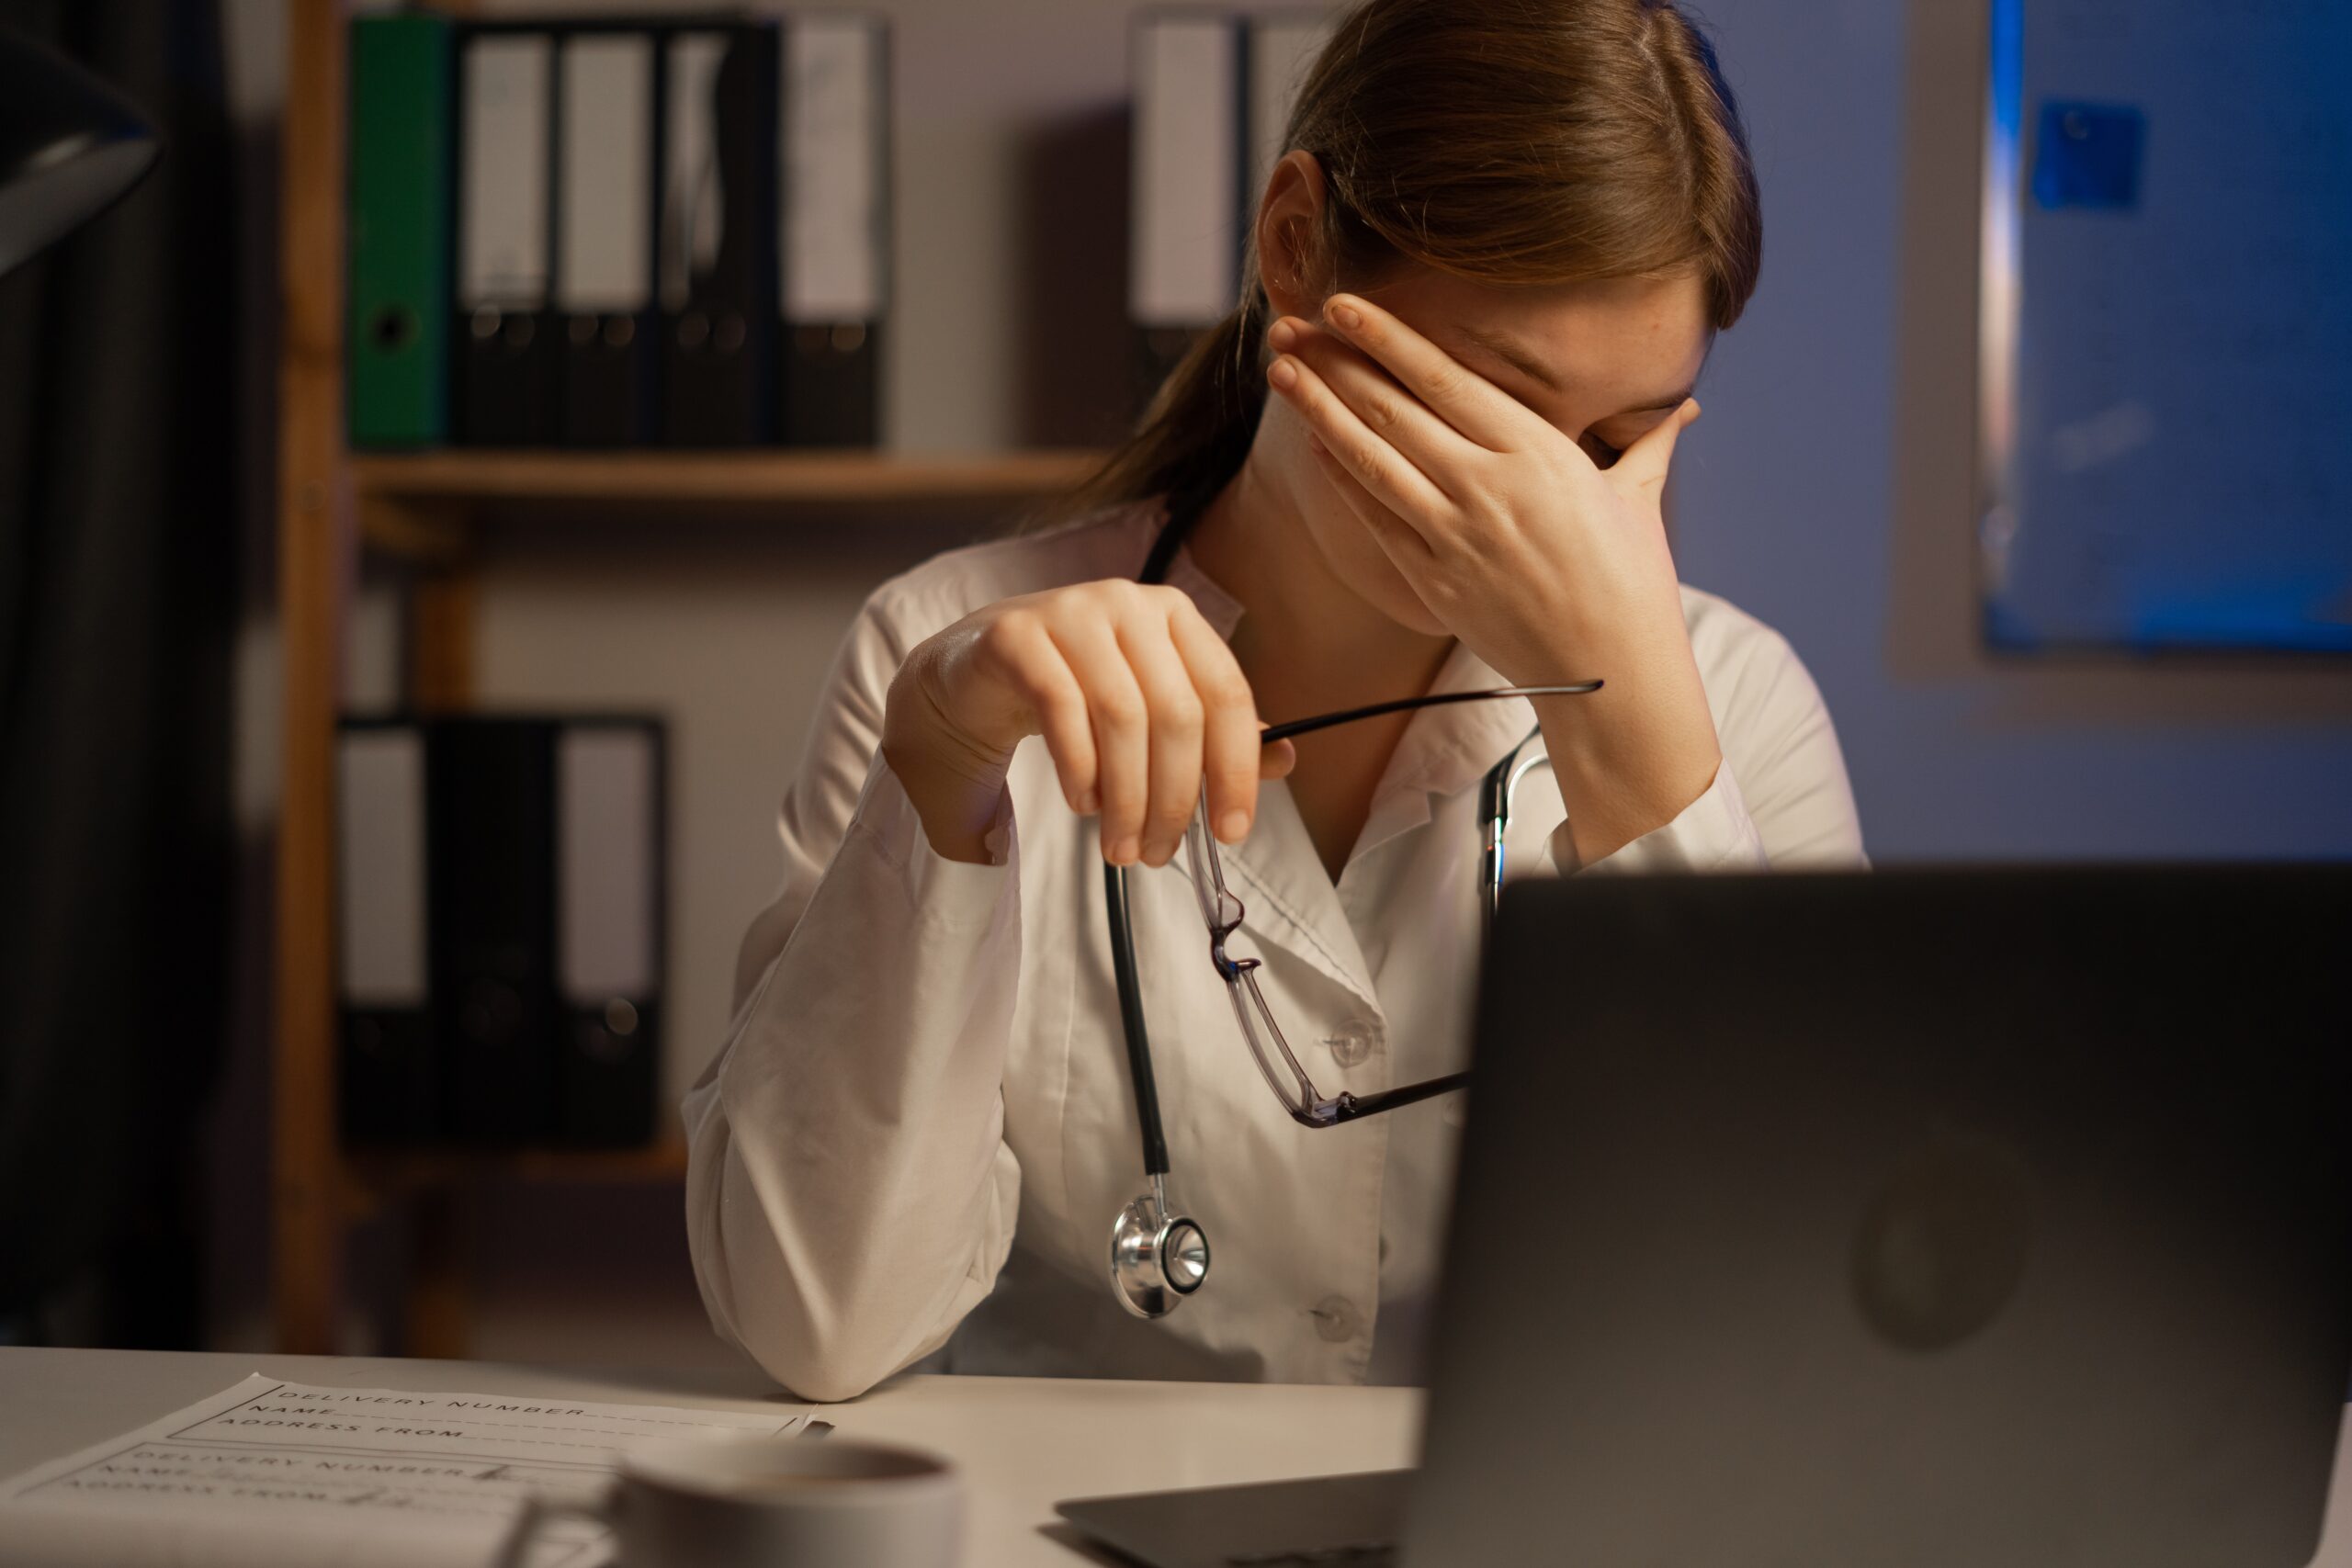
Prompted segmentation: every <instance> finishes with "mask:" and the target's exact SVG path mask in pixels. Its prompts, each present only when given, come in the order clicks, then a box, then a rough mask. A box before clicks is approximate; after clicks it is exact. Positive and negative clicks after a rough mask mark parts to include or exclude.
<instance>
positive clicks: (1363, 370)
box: [1266, 316, 1492, 494]
mask: <svg viewBox="0 0 2352 1568" xmlns="http://www.w3.org/2000/svg"><path fill="white" fill-rule="evenodd" d="M1266 341H1267V343H1268V344H1271V345H1272V347H1273V348H1275V349H1277V350H1279V351H1283V352H1286V353H1288V354H1290V355H1294V356H1295V357H1296V358H1298V359H1300V360H1302V361H1304V362H1305V364H1306V366H1307V367H1308V368H1309V369H1311V370H1313V371H1314V372H1315V374H1316V375H1317V377H1319V378H1321V379H1322V381H1323V383H1324V385H1326V386H1328V387H1329V388H1330V389H1331V392H1332V394H1333V395H1334V396H1335V397H1337V398H1338V399H1339V400H1340V402H1341V403H1343V404H1345V405H1346V406H1347V408H1348V409H1349V410H1350V411H1351V412H1353V413H1354V414H1355V416H1356V418H1357V419H1359V420H1361V421H1362V422H1363V426H1364V428H1365V429H1367V430H1369V431H1371V432H1372V433H1373V434H1376V435H1378V436H1379V437H1380V438H1381V439H1382V440H1384V441H1385V442H1386V443H1387V444H1388V445H1389V446H1392V447H1394V448H1396V450H1397V455H1398V456H1399V457H1402V458H1404V460H1405V461H1406V462H1407V463H1408V464H1410V465H1411V466H1412V467H1414V468H1418V469H1419V470H1420V471H1421V473H1423V474H1424V475H1426V476H1427V477H1428V478H1429V480H1430V483H1431V484H1433V485H1434V486H1436V487H1437V489H1438V490H1440V491H1444V492H1446V493H1449V494H1451V493H1453V491H1456V490H1458V489H1459V488H1460V486H1459V482H1458V480H1457V479H1456V478H1455V476H1458V475H1461V474H1464V473H1465V472H1466V471H1467V465H1469V464H1470V463H1472V462H1473V461H1475V460H1476V459H1477V458H1480V457H1487V456H1490V454H1489V453H1488V452H1487V450H1486V449H1485V448H1484V447H1482V446H1479V445H1478V444H1477V443H1476V441H1473V440H1471V439H1470V438H1469V437H1467V436H1465V435H1464V434H1463V433H1462V432H1461V431H1459V430H1456V429H1455V428H1453V425H1451V424H1449V423H1446V421H1445V420H1444V419H1443V418H1442V417H1441V416H1440V415H1439V413H1438V412H1437V411H1435V410H1433V409H1431V408H1430V406H1429V405H1428V404H1427V403H1425V402H1423V401H1422V400H1420V399H1419V397H1417V396H1415V395H1414V394H1413V393H1412V392H1411V391H1410V390H1409V389H1407V388H1406V387H1405V386H1403V385H1401V384H1400V383H1399V382H1398V380H1397V378H1395V377H1393V376H1392V375H1391V374H1390V373H1389V372H1388V371H1387V370H1386V369H1385V368H1384V367H1382V366H1381V364H1380V363H1379V362H1378V361H1377V360H1375V359H1373V358H1372V357H1371V356H1369V355H1366V354H1365V353H1363V351H1362V350H1361V349H1359V348H1357V347H1356V346H1355V345H1354V344H1351V343H1350V342H1349V341H1348V339H1347V338H1346V337H1344V336H1342V335H1341V334H1340V333H1336V332H1334V331H1332V330H1331V329H1330V328H1329V327H1328V326H1317V325H1312V324H1310V323H1308V322H1306V321H1301V320H1299V319H1298V318H1296V317H1295V316H1285V317H1283V319H1282V320H1281V321H1276V322H1275V323H1274V324H1273V325H1272V327H1271V328H1269V329H1268V330H1267V333H1266ZM1424 346H1426V344H1425V345H1424ZM1432 352H1434V351H1432ZM1455 374H1456V378H1457V379H1458V378H1459V376H1460V375H1462V374H1466V372H1456V373H1455ZM1488 390H1492V389H1491V388H1489V389H1488Z"/></svg>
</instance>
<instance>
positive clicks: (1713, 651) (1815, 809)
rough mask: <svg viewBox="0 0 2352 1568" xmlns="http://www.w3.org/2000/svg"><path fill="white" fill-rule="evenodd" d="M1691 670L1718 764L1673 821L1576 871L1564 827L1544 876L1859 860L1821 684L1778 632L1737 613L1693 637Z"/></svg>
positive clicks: (1842, 765)
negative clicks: (1697, 671) (1725, 626)
mask: <svg viewBox="0 0 2352 1568" xmlns="http://www.w3.org/2000/svg"><path fill="white" fill-rule="evenodd" d="M1701 674H1702V681H1703V682H1704V683H1705V685H1706V688H1707V701H1708V705H1709V707H1710V708H1711V709H1712V710H1713V714H1714V720H1715V735H1716V739H1717V740H1718V741H1719V742H1720V744H1721V746H1722V749H1723V761H1722V763H1721V765H1720V766H1718V767H1717V768H1716V770H1715V776H1714V780H1713V783H1712V784H1709V785H1708V786H1707V788H1706V790H1705V792H1704V793H1702V795H1700V796H1699V798H1698V799H1696V800H1694V801H1692V802H1691V804H1690V805H1689V806H1687V807H1683V809H1682V811H1681V812H1680V813H1679V815H1677V816H1676V817H1675V818H1674V820H1673V821H1671V822H1668V823H1667V824H1665V825H1664V826H1663V827H1659V828H1656V829H1651V830H1650V831H1649V832H1647V833H1645V834H1643V835H1642V836H1641V837H1640V838H1638V839H1635V840H1633V842H1631V843H1629V844H1626V845H1623V847H1621V848H1620V849H1618V850H1616V851H1615V852H1612V853H1611V854H1608V855H1605V856H1603V857H1602V858H1601V859H1600V860H1598V861H1595V862H1594V863H1592V864H1590V865H1585V866H1579V864H1578V863H1577V855H1576V849H1575V846H1574V844H1573V842H1572V840H1570V838H1569V835H1568V825H1567V824H1566V822H1563V823H1561V824H1560V826H1559V828H1558V829H1556V830H1555V832H1554V833H1553V834H1552V837H1551V840H1550V842H1549V844H1548V845H1547V850H1548V853H1549V857H1550V859H1551V861H1552V863H1553V869H1554V870H1555V871H1563V872H1566V871H1580V872H1581V873H1582V874H1586V875H1597V874H1610V873H1620V872H1647V871H1760V870H1763V869H1765V868H1767V867H1777V868H1781V869H1787V868H1791V867H1800V866H1814V867H1838V866H1848V867H1859V866H1861V865H1863V864H1865V863H1866V861H1865V859H1864V857H1863V853H1862V829H1861V822H1860V818H1859V817H1858V816H1857V814H1856V812H1855V809H1854V794H1853V789H1852V787H1851V785H1850V784H1849V783H1848V781H1847V777H1846V759H1845V755H1844V753H1843V752H1842V751H1841V750H1839V749H1838V732H1837V729H1836V728H1834V727H1833V726H1832V725H1831V724H1830V722H1829V709H1828V706H1827V705H1826V704H1825V703H1824V702H1823V701H1822V699H1821V691H1820V688H1819V687H1817V686H1815V684H1814V681H1813V676H1812V675H1811V674H1810V673H1809V672H1808V671H1806V670H1805V667H1804V662H1803V661H1802V660H1799V659H1798V658H1797V655H1796V650H1795V649H1792V648H1791V647H1790V646H1789V645H1788V642H1787V640H1786V639H1785V638H1783V637H1781V635H1780V634H1779V633H1777V632H1775V631H1772V630H1771V629H1770V627H1767V626H1763V625H1761V624H1760V623H1758V622H1755V621H1753V620H1748V619H1747V618H1746V617H1744V616H1742V617H1739V620H1738V623H1737V625H1736V626H1735V627H1734V628H1732V629H1731V630H1730V631H1729V632H1728V633H1722V632H1714V631H1712V630H1711V633H1710V635H1709V636H1707V637H1706V638H1705V639H1704V651H1703V652H1702V658H1701Z"/></svg>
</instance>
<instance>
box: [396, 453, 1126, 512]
mask: <svg viewBox="0 0 2352 1568" xmlns="http://www.w3.org/2000/svg"><path fill="white" fill-rule="evenodd" d="M1102 460H1103V454H1102V453H1100V452H1093V451H1085V450H1060V449H1054V450H1040V451H1025V452H1006V453H976V454H972V455H968V456H962V455H946V456H939V457H929V456H924V457H905V456H897V455H893V454H890V453H877V452H740V453H739V452H710V453H702V452H610V453H605V452H598V453H578V452H465V451H436V452H419V453H415V454H413V455H411V454H371V455H368V456H364V457H353V458H352V459H351V463H350V468H351V477H352V482H353V485H354V486H355V488H356V491H357V492H358V494H359V496H360V497H361V498H362V499H363V500H368V499H377V500H386V501H393V502H407V503H427V504H433V503H459V504H464V503H476V502H549V503H564V504H573V503H578V504H597V505H643V504H646V503H649V502H670V503H674V502H685V503H696V502H709V503H719V504H756V503H759V502H796V503H800V504H809V503H812V502H815V503H823V502H836V503H842V504H888V503H890V502H966V501H970V502H994V501H1021V500H1026V499H1029V498H1031V497H1034V496H1042V495H1050V494H1052V493H1054V492H1055V491H1061V490H1066V489H1069V487H1071V486H1073V485H1075V484H1077V483H1078V482H1079V481H1080V479H1084V478H1086V477H1087V476H1088V475H1089V474H1091V473H1092V472H1093V471H1094V468H1096V466H1097V465H1098V464H1100V463H1101V462H1102Z"/></svg>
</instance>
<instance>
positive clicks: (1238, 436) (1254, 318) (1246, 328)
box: [1022, 246, 1267, 532]
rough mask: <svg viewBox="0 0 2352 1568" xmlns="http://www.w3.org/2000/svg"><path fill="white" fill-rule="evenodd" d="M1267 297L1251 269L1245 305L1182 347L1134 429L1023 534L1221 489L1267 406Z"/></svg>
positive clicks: (1037, 514) (1025, 526)
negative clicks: (1156, 499) (1127, 506)
mask: <svg viewBox="0 0 2352 1568" xmlns="http://www.w3.org/2000/svg"><path fill="white" fill-rule="evenodd" d="M1251 249H1252V250H1253V251H1254V250H1255V247H1254V246H1253V247H1251ZM1266 326H1267V321H1266V295H1265V291H1264V290H1263V289H1261V288H1259V287H1258V282H1257V278H1256V276H1255V275H1254V266H1253V268H1252V275H1251V276H1250V279H1249V281H1248V283H1247V284H1246V286H1245V288H1244V291H1243V295H1242V300H1241V303H1240V304H1238V305H1237V306H1235V307H1234V308H1233V310H1230V311H1228V312H1227V315H1226V318H1225V320H1223V321H1219V322H1218V323H1217V324H1216V326H1214V327H1211V328H1210V329H1209V330H1208V331H1207V332H1205V333H1202V334H1201V335H1200V336H1199V337H1198V338H1196V339H1195V340H1193V344H1192V346H1191V347H1190V348H1187V349H1186V350H1185V351H1184V355H1183V357H1182V359H1179V360H1178V361H1177V362H1176V367H1175V368H1174V369H1173V370H1170V372H1169V373H1168V378H1167V379H1166V380H1164V381H1162V382H1161V383H1160V384H1159V390H1158V391H1157V392H1155V393H1153V394H1152V399H1151V404H1150V406H1149V407H1148V408H1147V409H1146V410H1145V411H1144V415H1143V419H1142V420H1141V422H1140V423H1137V425H1136V429H1135V431H1134V433H1133V434H1130V435H1128V436H1127V438H1126V439H1125V441H1124V442H1122V443H1121V444H1120V446H1119V447H1118V449H1117V450H1116V451H1114V452H1113V453H1112V454H1111V456H1110V457H1108V458H1107V459H1106V460H1105V461H1104V462H1103V466H1102V467H1101V468H1097V469H1096V470H1095V471H1094V472H1093V473H1092V474H1091V475H1089V476H1088V477H1087V478H1086V479H1084V480H1083V481H1081V482H1080V485H1079V486H1078V488H1077V489H1076V490H1074V491H1070V492H1069V493H1068V494H1067V495H1064V496H1061V497H1059V498H1058V499H1057V500H1055V501H1054V502H1050V503H1048V504H1047V505H1046V506H1045V507H1043V508H1041V509H1040V510H1039V511H1037V512H1035V513H1032V514H1030V515H1029V516H1028V517H1026V518H1024V519H1023V523H1022V529H1023V532H1028V531H1032V530H1036V529H1043V528H1051V527H1055V526H1057V525H1061V524H1065V523H1069V522H1073V521H1075V520H1076V519H1078V518H1080V517H1083V516H1085V515H1087V514H1089V513H1094V512H1098V511H1101V510H1103V508H1106V507H1112V506H1118V505H1122V504H1124V503H1125V502H1134V501H1141V500H1144V499H1145V498H1146V497H1148V496H1155V495H1174V494H1180V493H1182V494H1190V493H1193V492H1199V493H1202V494H1204V495H1207V494H1214V493H1215V492H1216V491H1218V490H1221V489H1223V488H1224V485H1225V481H1226V480H1227V479H1231V478H1232V477H1233V476H1234V475H1235V474H1237V473H1238V472H1239V471H1240V469H1241V462H1242V459H1243V458H1245V457H1248V456H1249V455H1250V442H1251V441H1253V440H1255V439H1256V438H1257V434H1258V417H1259V415H1261V414H1262V413H1264V412H1265V411H1266V383H1265V372H1264V367H1263V365H1262V361H1263V359H1264V357H1265V347H1266Z"/></svg>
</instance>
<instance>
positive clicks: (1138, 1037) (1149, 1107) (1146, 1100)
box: [1103, 865, 1168, 1176]
mask: <svg viewBox="0 0 2352 1568" xmlns="http://www.w3.org/2000/svg"><path fill="white" fill-rule="evenodd" d="M1103 901H1104V903H1106V904H1107V905H1108V906H1109V907H1110V911H1111V976H1112V978H1113V979H1114V980H1115V981H1116V982H1117V983H1118V987H1119V1027H1120V1030H1121V1032H1123V1033H1125V1035H1126V1039H1127V1070H1128V1072H1129V1073H1131V1074H1133V1075H1134V1077H1135V1080H1136V1118H1137V1119H1138V1120H1139V1121H1141V1122H1143V1168H1144V1174H1145V1175H1147V1176H1165V1175H1167V1174H1168V1135H1167V1134H1166V1133H1164V1132H1163V1131H1161V1129H1160V1125H1159V1085H1158V1083H1157V1082H1156V1081H1155V1080H1154V1079H1153V1077H1152V1076H1151V1037H1150V1035H1149V1034H1148V1033H1147V1032H1145V1029H1144V1021H1143V986H1142V983H1141V982H1140V981H1139V980H1138V979H1137V978H1136V940H1135V930H1134V927H1133V924H1132V922H1131V921H1130V919H1129V917H1128V913H1127V873H1126V868H1125V867H1124V866H1116V865H1105V866H1104V867H1103Z"/></svg>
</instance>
